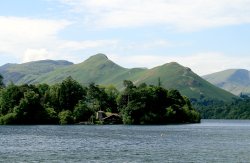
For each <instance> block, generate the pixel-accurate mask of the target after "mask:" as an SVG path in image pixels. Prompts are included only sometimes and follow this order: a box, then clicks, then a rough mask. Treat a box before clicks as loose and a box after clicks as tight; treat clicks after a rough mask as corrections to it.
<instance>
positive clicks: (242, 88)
mask: <svg viewBox="0 0 250 163" xmlns="http://www.w3.org/2000/svg"><path fill="white" fill-rule="evenodd" d="M203 78H204V79H206V80H207V81H209V82H211V83H213V84H214V85H216V86H218V87H220V88H222V89H224V90H227V91H229V92H231V93H233V94H235V95H240V94H245V95H250V72H249V71H248V70H245V69H228V70H224V71H220V72H216V73H213V74H209V75H205V76H203Z"/></svg>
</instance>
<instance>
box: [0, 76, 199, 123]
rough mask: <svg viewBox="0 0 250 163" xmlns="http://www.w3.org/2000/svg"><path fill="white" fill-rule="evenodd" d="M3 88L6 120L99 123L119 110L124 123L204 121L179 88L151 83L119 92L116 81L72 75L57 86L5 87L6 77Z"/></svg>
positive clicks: (0, 117)
mask: <svg viewBox="0 0 250 163" xmlns="http://www.w3.org/2000/svg"><path fill="white" fill-rule="evenodd" d="M0 77H1V76H0ZM0 87H1V88H0V124H75V123H79V122H86V121H91V122H94V123H95V122H96V121H97V120H98V119H96V112H97V111H100V110H102V111H104V112H111V113H118V114H119V115H120V116H121V118H122V122H123V123H124V124H168V123H193V122H199V121H200V114H199V113H198V112H197V111H196V110H195V109H194V108H193V107H192V105H191V103H190V101H189V99H188V98H187V97H185V96H182V95H181V94H180V93H179V91H177V90H166V89H164V88H162V87H161V86H152V85H149V86H148V85H146V84H145V83H143V84H140V85H139V86H135V85H134V84H133V83H132V82H131V81H127V80H125V81H124V90H123V91H121V92H119V91H118V90H117V89H116V88H115V87H114V86H106V87H104V86H99V85H96V84H94V83H90V84H89V85H88V86H83V85H81V84H80V83H78V82H77V81H76V80H74V79H72V78H71V77H68V78H66V79H65V80H64V81H62V82H61V83H58V84H54V85H47V84H37V85H28V84H24V85H15V84H13V83H10V84H8V85H7V86H6V87H5V86H4V84H3V83H2V77H1V78H0Z"/></svg>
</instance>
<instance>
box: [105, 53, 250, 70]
mask: <svg viewBox="0 0 250 163" xmlns="http://www.w3.org/2000/svg"><path fill="white" fill-rule="evenodd" d="M110 58H111V60H113V61H114V62H116V63H118V64H120V65H122V66H125V67H130V68H131V67H134V65H136V66H137V67H147V68H152V67H155V66H159V65H162V64H165V63H169V62H178V63H179V64H181V65H183V66H186V67H189V68H191V69H192V70H193V71H194V72H195V73H197V74H199V75H206V74H210V73H214V72H217V71H222V70H225V69H231V68H245V69H248V70H250V64H249V60H250V56H249V57H242V58H239V57H235V56H227V55H225V54H223V53H217V52H209V53H199V54H192V55H188V56H182V57H181V56H176V57H175V56H166V55H165V56H155V55H135V56H130V57H127V56H121V55H115V54H113V55H111V56H110Z"/></svg>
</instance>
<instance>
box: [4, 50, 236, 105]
mask: <svg viewBox="0 0 250 163" xmlns="http://www.w3.org/2000/svg"><path fill="white" fill-rule="evenodd" d="M64 63H65V64H59V65H55V64H52V66H51V65H50V63H49V62H47V63H46V64H45V65H42V64H41V63H40V61H38V62H32V65H31V64H21V65H15V67H23V66H27V67H28V68H27V69H28V70H26V69H19V68H16V69H14V68H12V69H10V68H8V69H7V68H6V65H5V66H2V67H0V73H2V75H3V77H4V79H5V82H7V81H13V82H14V83H17V84H24V83H26V84H37V83H47V84H55V83H60V82H62V81H63V80H64V79H66V78H67V77H68V76H72V78H74V79H75V80H76V81H78V82H79V83H81V84H83V85H88V84H89V83H91V82H94V83H96V84H99V85H114V86H115V87H116V88H118V89H119V90H122V89H123V88H124V86H123V85H122V82H123V81H124V80H130V81H132V82H133V83H134V84H135V85H139V84H141V83H146V84H149V85H158V84H159V83H160V84H161V86H162V87H164V88H166V89H177V90H179V91H180V92H181V93H182V94H183V95H186V96H188V97H189V98H192V99H200V98H202V99H204V98H208V99H216V100H221V101H230V100H231V99H232V98H234V97H235V96H234V95H233V94H231V93H228V92H226V91H224V90H222V89H220V88H217V87H216V86H214V85H212V84H210V83H209V82H207V81H205V80H204V79H202V78H201V77H199V76H198V75H197V74H195V73H194V72H192V70H191V69H189V68H186V67H184V66H182V65H180V64H178V63H176V62H171V63H167V64H164V65H161V66H157V67H155V68H152V69H145V68H132V69H128V68H124V67H121V66H119V65H117V64H116V63H114V62H112V61H111V60H109V59H108V57H107V56H106V55H104V54H97V55H94V56H92V57H90V58H88V59H87V60H85V61H84V62H82V63H79V64H71V63H70V62H65V61H64ZM4 67H5V68H4ZM7 67H8V66H7ZM50 67H52V68H50ZM48 68H50V69H48ZM2 69H4V70H5V71H1V70H2ZM20 70H22V71H20ZM42 70H45V71H42Z"/></svg>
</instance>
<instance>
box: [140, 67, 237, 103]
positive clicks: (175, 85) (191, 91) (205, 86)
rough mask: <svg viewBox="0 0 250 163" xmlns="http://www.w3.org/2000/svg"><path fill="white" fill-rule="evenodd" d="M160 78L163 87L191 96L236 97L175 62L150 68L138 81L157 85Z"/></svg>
mask: <svg viewBox="0 0 250 163" xmlns="http://www.w3.org/2000/svg"><path fill="white" fill-rule="evenodd" d="M158 78H160V81H161V84H162V86H163V87H165V88H169V89H178V90H180V92H181V93H182V94H184V95H186V96H188V97H190V98H200V96H201V95H204V96H206V97H207V98H211V99H219V100H224V101H228V100H231V99H232V98H233V97H234V95H232V94H231V93H228V92H226V91H224V90H222V89H219V88H217V87H215V86H214V85H212V84H210V83H209V82H207V81H205V80H204V79H202V78H201V77H199V76H198V75H196V74H195V73H193V72H192V71H191V70H190V69H189V68H186V67H183V66H181V65H179V64H178V63H175V62H172V63H168V64H165V65H162V66H159V67H155V68H153V69H150V70H148V71H147V73H146V74H145V75H144V76H143V78H141V80H140V81H139V82H138V83H142V82H146V83H148V84H152V85H157V84H158Z"/></svg>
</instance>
